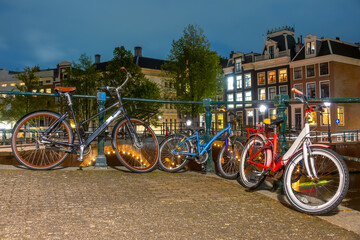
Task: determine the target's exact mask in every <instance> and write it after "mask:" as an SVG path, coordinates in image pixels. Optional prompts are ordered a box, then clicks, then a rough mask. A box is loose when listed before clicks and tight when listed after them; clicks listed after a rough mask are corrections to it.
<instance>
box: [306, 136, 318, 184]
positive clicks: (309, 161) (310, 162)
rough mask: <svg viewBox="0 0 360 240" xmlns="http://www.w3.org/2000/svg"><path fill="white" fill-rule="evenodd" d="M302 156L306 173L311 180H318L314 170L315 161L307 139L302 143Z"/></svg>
mask: <svg viewBox="0 0 360 240" xmlns="http://www.w3.org/2000/svg"><path fill="white" fill-rule="evenodd" d="M303 157H304V164H305V169H306V173H307V174H308V176H309V178H311V180H314V181H316V180H318V176H317V174H316V170H315V162H314V158H313V156H312V153H311V149H310V144H309V142H308V140H305V141H304V143H303Z"/></svg>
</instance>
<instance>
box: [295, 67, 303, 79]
mask: <svg viewBox="0 0 360 240" xmlns="http://www.w3.org/2000/svg"><path fill="white" fill-rule="evenodd" d="M301 78H302V69H301V67H296V68H294V79H301Z"/></svg>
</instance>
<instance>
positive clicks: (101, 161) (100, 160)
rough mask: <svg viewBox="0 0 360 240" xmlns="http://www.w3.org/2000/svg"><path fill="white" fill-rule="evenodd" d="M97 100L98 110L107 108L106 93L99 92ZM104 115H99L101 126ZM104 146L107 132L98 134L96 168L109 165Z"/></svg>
mask: <svg viewBox="0 0 360 240" xmlns="http://www.w3.org/2000/svg"><path fill="white" fill-rule="evenodd" d="M97 100H98V104H99V107H98V111H99V112H100V111H102V110H104V109H105V108H104V103H105V101H106V93H105V92H98V94H97ZM104 116H105V114H104V113H103V114H100V115H99V126H101V124H103V122H104ZM104 148H105V132H104V133H102V134H100V135H99V136H98V155H97V157H96V163H95V167H96V168H103V167H107V163H106V157H105V154H104Z"/></svg>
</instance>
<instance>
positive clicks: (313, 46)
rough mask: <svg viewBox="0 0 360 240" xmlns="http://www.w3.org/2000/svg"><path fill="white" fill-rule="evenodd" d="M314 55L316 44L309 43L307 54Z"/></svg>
mask: <svg viewBox="0 0 360 240" xmlns="http://www.w3.org/2000/svg"><path fill="white" fill-rule="evenodd" d="M314 53H315V42H307V43H306V54H314Z"/></svg>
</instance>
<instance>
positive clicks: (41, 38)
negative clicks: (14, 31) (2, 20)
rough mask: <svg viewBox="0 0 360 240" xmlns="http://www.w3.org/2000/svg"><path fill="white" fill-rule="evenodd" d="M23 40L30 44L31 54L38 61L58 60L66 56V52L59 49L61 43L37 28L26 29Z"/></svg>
mask: <svg viewBox="0 0 360 240" xmlns="http://www.w3.org/2000/svg"><path fill="white" fill-rule="evenodd" d="M25 40H26V41H27V43H28V45H29V46H30V49H31V54H33V57H34V58H35V59H36V60H37V61H39V63H49V62H52V61H56V60H58V61H60V60H61V59H62V58H64V57H65V56H66V53H65V52H64V51H62V50H61V45H60V44H59V43H57V42H56V40H55V39H54V37H53V36H51V35H49V34H47V33H45V32H42V31H39V30H31V31H28V32H27V33H26V35H25Z"/></svg>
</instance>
